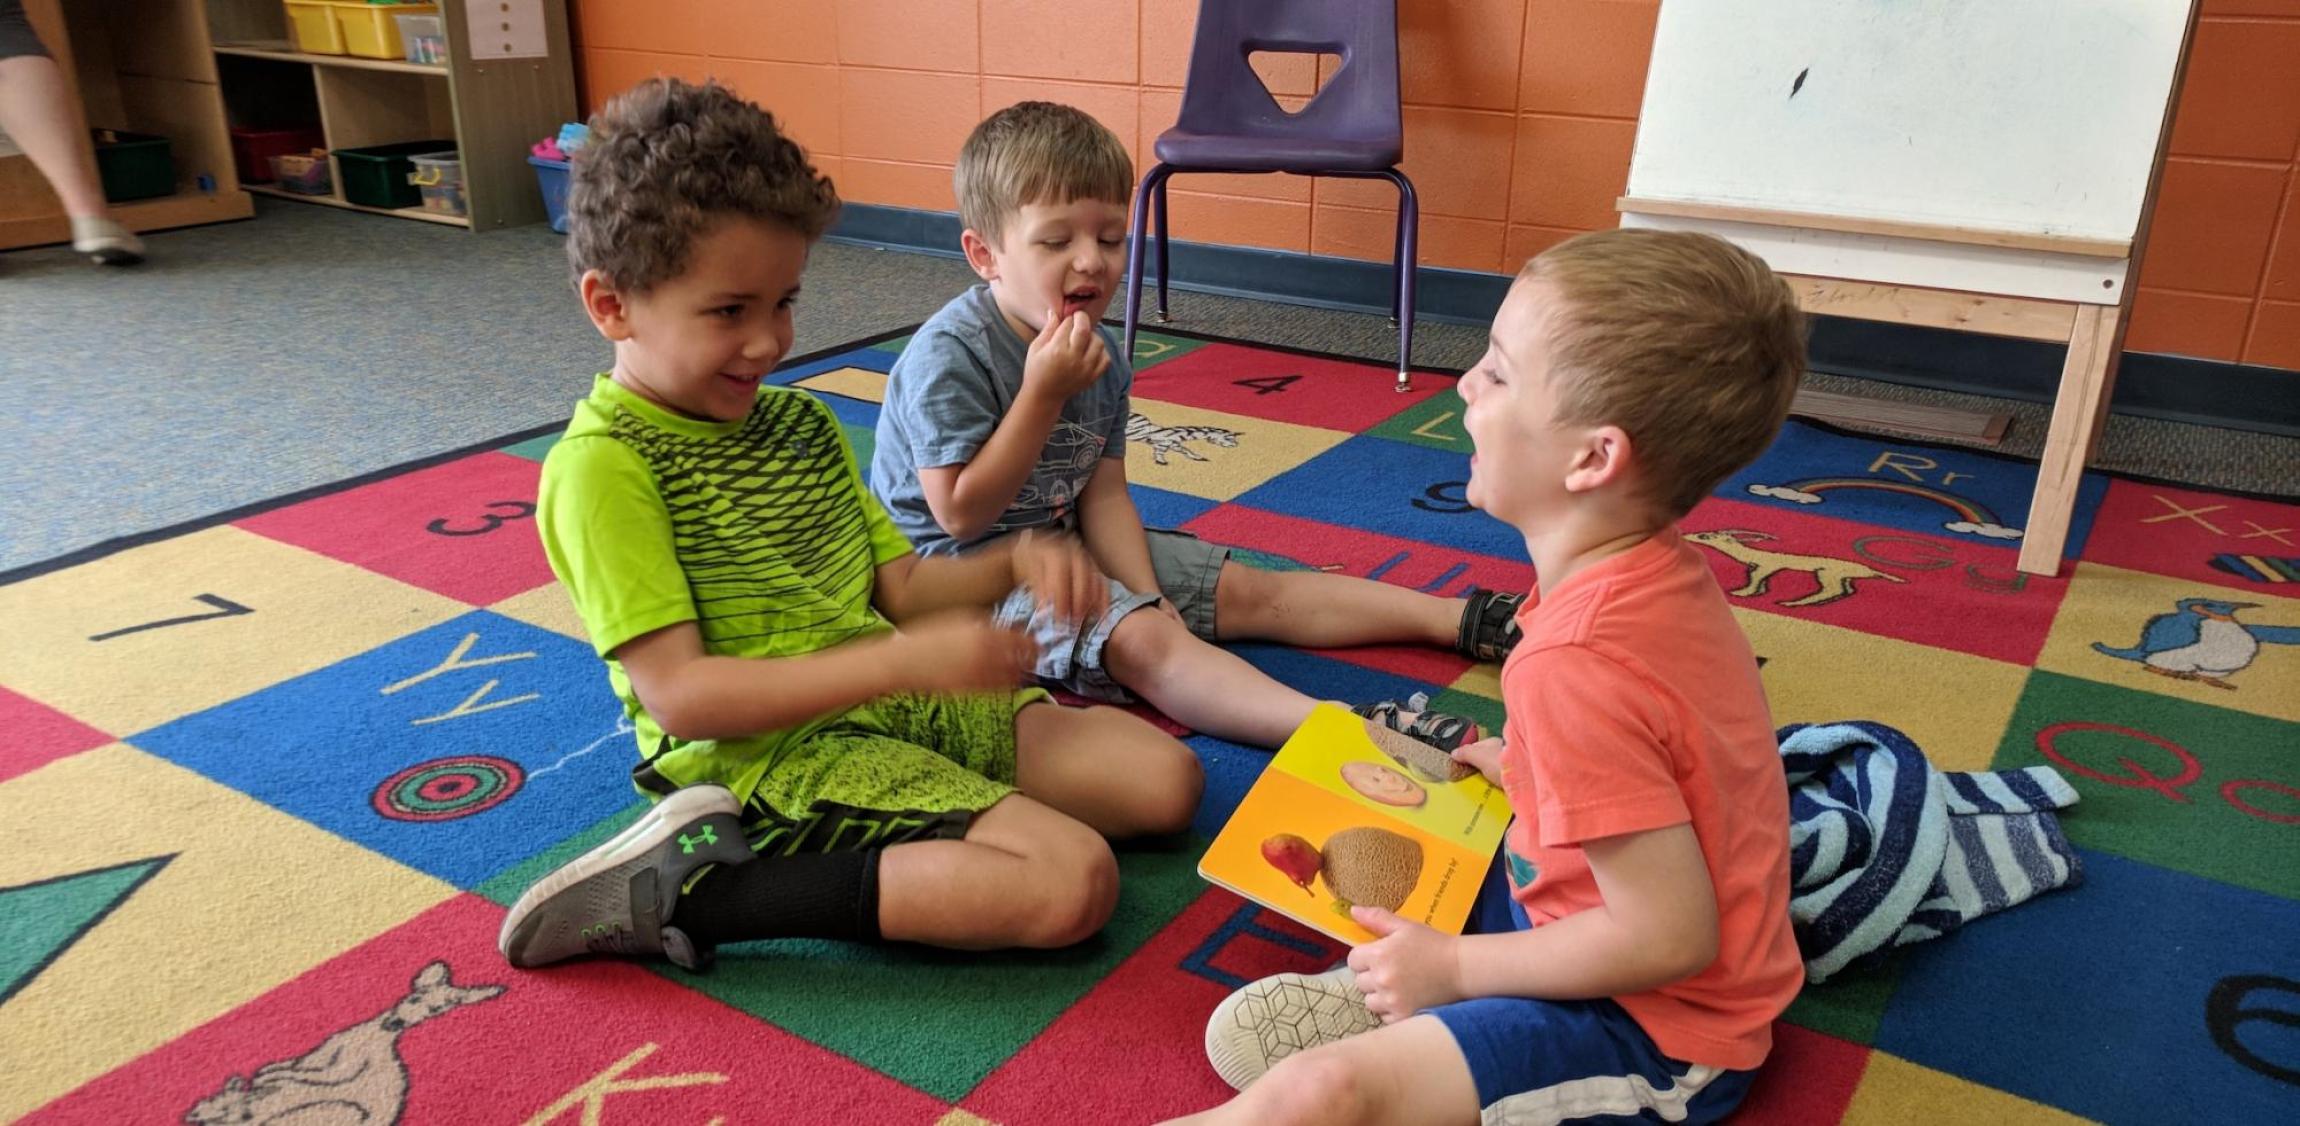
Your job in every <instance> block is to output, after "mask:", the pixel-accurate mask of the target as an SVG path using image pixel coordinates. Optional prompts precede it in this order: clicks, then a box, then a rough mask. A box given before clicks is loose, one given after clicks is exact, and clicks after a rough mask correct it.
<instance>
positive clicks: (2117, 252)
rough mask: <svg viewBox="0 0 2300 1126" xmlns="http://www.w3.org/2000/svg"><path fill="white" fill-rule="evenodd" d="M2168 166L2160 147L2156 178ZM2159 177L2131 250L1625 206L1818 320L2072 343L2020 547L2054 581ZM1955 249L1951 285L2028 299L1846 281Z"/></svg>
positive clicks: (1899, 270)
mask: <svg viewBox="0 0 2300 1126" xmlns="http://www.w3.org/2000/svg"><path fill="white" fill-rule="evenodd" d="M2176 88H2177V87H2176ZM2163 162H2164V155H2163V153H2162V151H2161V150H2160V151H2159V152H2158V153H2157V157H2156V163H2157V166H2158V170H2161V168H2162V165H2163ZM2156 179H2157V177H2156V174H2155V173H2154V172H2152V173H2151V175H2150V177H2149V183H2150V187H2149V193H2148V205H2146V206H2144V207H2143V210H2142V216H2141V221H2140V228H2141V230H2140V235H2139V237H2138V238H2136V239H2134V240H2132V241H2129V242H2128V241H2121V240H2112V239H2078V238H2057V237H2054V236H2050V235H2034V234H2025V233H2017V232H1998V231H1987V230H1976V229H1967V228H1957V227H1936V226H1928V225H1924V224H1915V223H1896V222H1888V221H1883V220H1869V219H1849V218H1845V217H1842V216H1831V215H1806V214H1795V213H1788V212H1779V211H1764V210H1758V209H1753V208H1740V207H1731V206H1725V205H1718V204H1707V203H1685V202H1678V201H1674V200H1657V199H1639V198H1636V197H1634V196H1624V197H1622V198H1621V199H1620V200H1619V201H1617V203H1616V207H1617V208H1618V209H1619V210H1620V211H1621V221H1622V225H1623V226H1631V227H1660V228H1668V229H1679V230H1697V231H1706V232H1709V233H1711V234H1716V235H1719V236H1722V237H1725V238H1729V239H1731V240H1733V241H1734V242H1737V243H1740V244H1741V245H1743V246H1746V247H1748V248H1749V249H1751V250H1753V251H1755V252H1757V253H1758V254H1760V255H1762V256H1763V257H1764V258H1765V259H1766V260H1767V261H1769V262H1771V263H1772V264H1773V266H1774V268H1775V269H1777V270H1780V271H1781V272H1782V274H1783V275H1784V276H1785V277H1786V278H1787V279H1788V280H1789V283H1790V285H1791V286H1792V287H1793V288H1794V289H1795V290H1796V291H1797V300H1798V304H1799V305H1801V306H1802V307H1803V308H1804V309H1805V310H1806V311H1807V312H1812V313H1827V314H1829V315H1831V316H1838V317H1853V318H1857V319H1860V320H1869V321H1885V322H1890V323H1894V324H1911V325H1923V326H1926V327H1930V328H1947V329H1959V330H1962V331H1966V332H1978V333H1984V334H1987V335H1990V336H2009V337H2016V338H2019V339H2022V340H2042V341H2045V342H2048V343H2057V344H2064V345H2066V346H2067V347H2068V358H2067V360H2066V361H2065V362H2064V363H2063V364H2062V365H2061V373H2060V390H2059V392H2058V393H2057V395H2056V396H2055V398H2054V401H2053V408H2052V425H2051V428H2050V430H2049V431H2048V432H2047V433H2046V436H2045V445H2044V457H2043V460H2042V462H2041V463H2040V464H2039V465H2038V467H2037V481H2036V493H2035V495H2034V496H2033V497H2032V498H2031V500H2030V502H2029V515H2028V526H2027V527H2026V528H2025V529H2024V531H2023V534H2022V537H2021V549H2020V569H2021V570H2023V571H2026V572H2028V573H2029V574H2032V575H2055V574H2059V573H2060V562H2061V553H2062V551H2063V549H2065V548H2066V547H2067V545H2068V532H2069V525H2070V523H2071V521H2072V520H2073V518H2074V516H2075V511H2076V499H2077V487H2078V485H2079V484H2080V483H2081V482H2082V480H2083V477H2084V468H2085V466H2086V465H2088V464H2090V463H2091V460H2092V452H2093V449H2094V447H2095V446H2096V445H2098V444H2099V442H2100V434H2101V430H2102V429H2103V428H2104V427H2106V426H2107V424H2108V403H2109V398H2110V396H2111V395H2112V394H2113V393H2114V391H2115V389H2116V368H2117V360H2118V358H2119V357H2121V356H2122V355H2123V353H2124V331H2125V326H2126V325H2127V324H2129V323H2130V322H2131V319H2132V317H2131V313H2132V294H2133V289H2134V287H2133V285H2132V284H2131V283H2132V280H2133V279H2134V278H2136V277H2138V276H2139V270H2140V255H2139V247H2140V245H2141V243H2142V242H2143V241H2145V239H2146V236H2147V226H2148V215H2149V212H2150V211H2151V210H2153V204H2154V202H2155V196H2156V192H2155V182H2156ZM1944 252H1945V254H1946V257H1947V258H1948V259H1951V260H1955V261H1954V262H1953V268H1950V269H1942V270H1940V271H1939V272H1940V274H1941V275H1942V280H1943V282H1944V283H1948V282H1949V279H1950V278H1952V277H1954V278H1998V279H2001V280H2002V281H2003V283H2004V284H2003V285H2001V286H1998V287H1994V288H1998V289H2003V290H2015V291H2018V292H2017V293H2016V292H1986V291H1982V290H1977V289H1972V288H1966V287H1965V286H1959V285H1955V284H1942V285H1941V286H1939V287H1937V288H1936V287H1933V286H1920V285H1908V284H1898V283H1878V282H1866V281H1854V280H1849V279H1851V278H1856V277H1877V276H1902V275H1906V274H1908V273H1910V272H1911V271H1915V272H1917V273H1919V274H1920V275H1921V274H1922V273H1924V272H1925V271H1926V269H1927V265H1926V262H1927V260H1928V259H1930V260H1940V259H1942V258H1943V257H1944ZM1832 265H1834V266H1837V267H1840V268H1839V269H1837V270H1835V271H1832V272H1835V273H1837V274H1839V275H1840V276H1827V274H1826V273H1824V271H1827V270H1828V269H1829V267H1831V266H1832ZM1815 267H1818V268H1815ZM1808 271H1810V272H1808ZM1968 284H1969V283H1968ZM2038 294H2043V296H2038ZM2095 294H2098V297H2095V296H2094V295H2095Z"/></svg>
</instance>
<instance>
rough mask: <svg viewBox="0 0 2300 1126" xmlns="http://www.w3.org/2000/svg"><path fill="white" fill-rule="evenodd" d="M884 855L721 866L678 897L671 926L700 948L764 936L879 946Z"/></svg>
mask: <svg viewBox="0 0 2300 1126" xmlns="http://www.w3.org/2000/svg"><path fill="white" fill-rule="evenodd" d="M879 852H880V850H878V849H875V848H874V849H868V850H864V851H860V852H823V853H811V854H806V855H800V856H761V857H756V858H754V859H753V860H751V861H750V862H749V863H747V864H721V865H718V866H716V867H714V868H712V869H711V870H710V871H709V872H706V873H704V874H703V876H702V877H701V878H700V879H698V880H696V881H695V885H694V887H692V888H690V889H688V890H687V891H686V892H685V893H684V894H682V895H681V896H680V897H679V907H678V910H677V912H676V913H675V914H674V915H673V916H672V919H671V921H672V923H673V925H675V926H677V927H678V928H679V929H680V930H683V931H685V932H687V937H688V938H691V939H693V940H694V941H695V942H696V943H697V944H699V945H702V946H718V945H720V944H722V943H728V942H750V941H754V940H756V939H762V938H834V939H841V940H844V941H847V942H877V941H878V938H879V933H878V857H879Z"/></svg>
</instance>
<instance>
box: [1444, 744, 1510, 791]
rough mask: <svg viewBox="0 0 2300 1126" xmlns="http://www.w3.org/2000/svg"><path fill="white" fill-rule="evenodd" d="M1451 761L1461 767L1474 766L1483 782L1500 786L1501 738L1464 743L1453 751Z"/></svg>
mask: <svg viewBox="0 0 2300 1126" xmlns="http://www.w3.org/2000/svg"><path fill="white" fill-rule="evenodd" d="M1453 760H1454V761H1455V762H1458V763H1460V764H1462V765H1463V766H1474V767H1476V768H1477V772H1478V773H1479V774H1483V775H1485V780H1486V781H1488V782H1491V783H1493V784H1494V785H1496V786H1499V785H1501V736H1499V735H1495V736H1492V737H1490V738H1485V739H1480V740H1478V741H1477V742H1475V743H1464V744H1462V745H1461V746H1458V747H1455V748H1454V750H1453Z"/></svg>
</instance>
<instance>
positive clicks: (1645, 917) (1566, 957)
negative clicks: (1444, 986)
mask: <svg viewBox="0 0 2300 1126" xmlns="http://www.w3.org/2000/svg"><path fill="white" fill-rule="evenodd" d="M1581 848H1582V852H1583V853H1584V854H1585V855H1586V856H1587V857H1588V858H1589V870H1590V872H1591V874H1593V875H1595V876H1596V877H1597V889H1598V893H1599V894H1600V895H1601V896H1603V902H1602V903H1600V904H1599V905H1598V906H1596V907H1592V908H1590V909H1589V910H1587V911H1580V912H1576V913H1575V914H1572V915H1568V916H1566V917H1565V918H1562V919H1559V920H1557V921H1555V922H1551V923H1546V924H1544V925H1542V926H1538V927H1535V928H1533V929H1532V930H1525V931H1516V932H1513V933H1509V934H1480V935H1468V936H1465V937H1464V938H1462V939H1461V948H1460V952H1459V954H1460V963H1461V987H1462V995H1463V996H1465V997H1493V996H1499V997H1540V998H1544V999H1548V1000H1554V1001H1579V1000H1587V999H1590V998H1593V997H1619V996H1622V995H1624V994H1629V993H1643V992H1645V991H1646V990H1649V989H1654V988H1657V987H1659V986H1663V985H1667V984H1669V983H1670V982H1673V981H1679V980H1682V979H1684V978H1688V977H1691V976H1693V975H1694V974H1697V973H1700V972H1701V971H1702V970H1705V969H1707V968H1709V963H1711V962H1714V961H1716V960H1717V891H1716V888H1715V887H1714V886H1712V884H1711V883H1710V880H1709V866H1708V863H1707V862H1706V861H1705V860H1704V859H1703V858H1702V855H1701V843H1700V841H1699V840H1697V839H1696V838H1695V837H1694V835H1693V826H1692V825H1691V824H1689V823H1688V824H1683V825H1672V826H1670V827H1668V828H1666V829H1648V830H1646V831H1644V832H1642V833H1624V834H1622V835H1620V836H1618V837H1606V838H1603V839H1600V840H1594V841H1588V842H1586V843H1584V844H1583V845H1582V846H1581Z"/></svg>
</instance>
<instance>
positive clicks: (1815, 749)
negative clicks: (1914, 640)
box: [1779, 721, 2083, 984]
mask: <svg viewBox="0 0 2300 1126" xmlns="http://www.w3.org/2000/svg"><path fill="white" fill-rule="evenodd" d="M1779 737H1780V744H1781V766H1782V769H1783V770H1784V771H1785V772H1786V773H1787V776H1788V784H1789V821H1790V827H1789V845H1790V854H1789V876H1790V889H1791V894H1790V901H1789V912H1790V916H1791V918H1792V920H1793V922H1794V923H1795V925H1796V932H1797V945H1798V948H1799V950H1800V951H1801V952H1802V953H1803V954H1804V957H1805V976H1806V980H1808V981H1811V982H1814V983H1816V984H1818V983H1820V982H1822V981H1826V980H1827V979H1828V978H1829V977H1831V976H1832V975H1834V974H1836V973H1837V972H1839V971H1840V970H1843V969H1845V968H1846V967H1847V966H1851V965H1855V964H1858V963H1860V962H1861V961H1863V960H1864V959H1868V958H1873V957H1875V956H1877V955H1880V954H1881V953H1883V952H1884V951H1885V950H1887V949H1889V948H1891V947H1895V946H1906V945H1908V944H1909V943H1912V942H1922V941H1924V940H1926V939H1930V938H1938V937H1940V936H1941V935H1944V934H1947V933H1948V932H1950V931H1952V930H1955V929H1956V928H1957V927H1959V926H1961V925H1963V924H1964V923H1966V922H1968V921H1970V920H1972V919H1975V918H1978V917H1980V916H1982V915H1986V914H1988V913H1990V912H1992V911H2002V910H2004V909H2005V908H2007V907H2011V906H2013V905H2015V904H2017V903H2020V902H2022V901H2024V900H2027V899H2029V898H2031V897H2033V896H2035V895H2038V894H2040V893H2042V892H2047V891H2051V890H2053V889H2054V888H2061V887H2073V886H2075V885H2076V884H2078V883H2080V882H2082V880H2083V873H2082V870H2081V869H2080V868H2079V866H2078V863H2077V856H2076V852H2075V850H2074V849H2072V848H2070V847H2069V843H2068V838H2066V837H2064V836H2062V835H2061V831H2060V823H2059V821H2058V820H2057V819H2056V818H2055V817H2054V816H2053V814H2052V812H2051V811H2052V810H2055V809H2062V808H2065V807H2067V806H2071V805H2074V804H2076V800H2077V795H2076V790H2075V788H2074V787H2072V786H2070V785H2069V784H2068V782H2067V781H2066V780H2065V779H2063V778H2062V777H2061V776H2060V775H2059V774H2058V773H2056V772H2054V771H2053V769H2052V768H2051V767H2046V766H2031V767H2026V768H2023V769H2019V770H1984V771H1972V772H1969V773H1964V772H1950V771H1940V770H1935V769H1933V766H1932V764H1931V763H1929V762H1927V761H1925V756H1924V752H1922V751H1920V750H1918V749H1917V745H1916V744H1915V743H1913V742H1911V741H1910V740H1909V737H1908V736H1906V735H1903V734H1901V733H1900V732H1899V731H1896V730H1894V729H1892V728H1890V727H1887V726H1885V725H1884V724H1881V723H1868V722H1864V721H1853V722H1847V723H1831V724H1797V725H1793V726H1789V727H1784V728H1782V729H1781V730H1780V732H1779Z"/></svg>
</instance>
